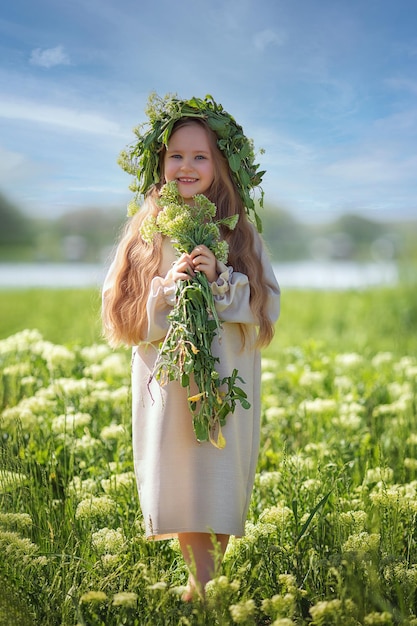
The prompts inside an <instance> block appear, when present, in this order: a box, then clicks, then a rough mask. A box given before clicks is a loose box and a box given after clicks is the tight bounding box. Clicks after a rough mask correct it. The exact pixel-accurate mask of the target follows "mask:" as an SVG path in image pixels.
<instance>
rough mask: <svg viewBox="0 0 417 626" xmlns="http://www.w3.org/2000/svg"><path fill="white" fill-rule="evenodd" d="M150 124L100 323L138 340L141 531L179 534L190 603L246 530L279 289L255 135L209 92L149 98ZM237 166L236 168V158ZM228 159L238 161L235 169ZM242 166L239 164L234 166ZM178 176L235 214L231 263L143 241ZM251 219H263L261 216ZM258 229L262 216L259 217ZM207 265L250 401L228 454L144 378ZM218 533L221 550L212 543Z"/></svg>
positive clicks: (226, 363) (183, 190) (129, 164)
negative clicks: (261, 206) (263, 361)
mask: <svg viewBox="0 0 417 626" xmlns="http://www.w3.org/2000/svg"><path fill="white" fill-rule="evenodd" d="M148 114H149V118H150V129H149V130H148V131H147V132H146V133H143V134H141V131H140V130H136V134H137V137H138V142H137V143H136V144H134V146H132V147H131V149H130V153H129V154H127V153H126V152H124V153H122V166H123V167H124V169H126V170H127V171H128V172H130V173H134V174H136V176H137V179H138V183H137V185H136V190H137V191H139V192H141V193H143V194H144V195H145V199H144V203H143V206H142V208H141V210H140V211H139V212H137V213H136V214H135V215H134V216H133V217H132V218H131V220H130V221H129V222H128V224H127V226H126V229H125V233H124V235H123V236H122V239H121V241H120V243H119V246H118V249H117V251H116V255H115V259H114V261H113V264H112V266H111V268H110V270H109V272H108V275H107V278H106V280H105V283H104V287H103V325H104V331H105V334H106V336H107V338H108V340H109V342H110V344H111V345H113V346H116V345H119V344H127V345H132V346H134V347H133V360H132V404H133V406H132V414H133V453H134V464H135V472H136V477H137V484H138V491H139V497H140V503H141V509H142V512H143V517H144V522H145V528H146V536H147V538H149V539H153V540H160V539H167V538H172V537H178V539H179V542H180V546H181V550H182V553H183V556H184V559H185V561H186V563H187V564H188V566H189V568H190V575H189V580H188V585H187V588H186V591H185V593H184V596H183V598H184V599H185V600H190V599H191V598H192V597H193V594H194V593H195V592H198V593H200V594H203V593H204V586H205V584H206V583H207V582H208V580H210V578H211V577H212V576H213V573H214V570H215V565H216V563H215V556H214V553H215V552H217V553H218V552H219V551H220V554H221V556H223V554H224V551H225V550H226V547H227V543H228V540H229V536H230V535H235V536H242V535H243V534H244V525H245V519H246V515H247V512H248V508H249V502H250V497H251V492H252V487H253V482H254V476H255V469H256V464H257V456H258V450H259V436H260V352H259V349H260V348H261V347H262V346H265V345H267V344H268V343H269V342H270V341H271V339H272V336H273V330H274V323H275V321H276V320H277V318H278V315H279V294H280V291H279V286H278V284H277V282H276V279H275V277H274V274H273V271H272V267H271V264H270V262H269V260H268V256H267V254H266V252H265V249H264V246H263V243H262V240H261V237H260V235H259V234H258V232H257V230H256V229H255V227H254V226H253V224H252V222H251V221H250V220H249V219H248V213H249V210H252V211H253V212H254V203H253V200H252V198H251V197H250V195H249V192H250V191H252V189H253V188H254V187H255V186H257V185H259V182H260V181H261V178H262V174H263V172H258V171H257V168H258V166H257V165H255V164H254V154H253V149H252V144H251V142H250V141H249V140H248V139H247V138H246V137H245V135H244V134H243V131H242V129H241V127H240V126H239V125H238V124H236V122H235V120H234V119H233V118H232V117H231V116H230V115H229V114H228V113H226V112H225V111H224V110H223V109H222V107H221V106H220V105H217V104H216V103H215V102H214V101H213V100H212V99H210V98H209V97H206V99H205V100H198V99H196V98H193V99H192V100H190V101H183V100H178V99H176V98H173V97H170V96H166V97H165V99H158V98H157V97H155V96H153V97H151V100H150V105H149V107H148ZM237 163H238V167H237V166H236V164H237ZM231 165H233V168H232V167H231ZM235 170H236V171H235ZM173 180H174V181H176V182H177V185H178V190H179V193H180V195H181V196H182V197H183V199H184V200H185V201H186V202H187V203H192V202H193V196H195V195H196V194H204V195H206V196H207V197H208V198H209V199H210V200H211V201H212V202H213V203H214V204H215V205H216V207H217V215H216V219H222V218H224V217H227V216H231V215H235V214H237V215H238V216H239V219H238V223H237V226H236V228H235V229H234V230H229V229H228V228H227V227H226V226H222V237H223V238H224V239H225V240H226V241H227V242H228V245H229V260H228V265H227V266H226V265H224V264H223V263H221V262H219V261H217V259H216V258H215V256H214V254H213V253H212V252H211V251H210V250H209V249H208V248H206V247H205V246H197V247H196V248H195V249H194V250H192V252H191V253H190V254H183V255H182V256H180V257H179V258H178V257H177V256H176V254H175V251H174V248H173V246H172V244H171V241H169V240H168V239H167V238H165V237H162V236H161V235H156V236H155V237H154V240H153V243H152V244H147V243H145V242H144V241H143V239H142V238H141V236H140V232H139V229H140V225H141V223H142V222H143V220H144V218H145V217H146V216H147V215H149V214H150V213H151V214H153V215H156V214H157V213H158V210H159V209H158V205H157V203H156V200H157V198H158V194H159V190H160V188H161V186H162V185H163V184H164V183H165V182H169V181H173ZM255 217H256V218H257V216H256V214H255ZM257 223H258V224H259V220H258V221H257ZM197 271H198V272H203V273H204V274H205V275H206V277H207V279H208V281H209V282H210V285H211V289H212V292H213V295H214V300H215V306H216V310H217V313H218V316H219V318H220V320H221V322H222V329H221V330H220V331H219V332H218V334H217V335H216V337H215V340H214V341H213V345H212V351H213V354H214V356H216V357H218V359H219V361H218V373H219V375H220V377H221V378H223V377H226V376H230V374H231V372H232V371H233V370H234V369H235V368H236V369H238V371H239V375H240V376H241V378H242V379H243V380H244V381H245V384H242V386H243V388H244V390H245V392H246V393H247V397H248V401H249V402H250V408H249V409H244V408H242V407H241V406H240V405H237V406H236V409H235V412H234V413H233V414H229V415H228V417H227V421H226V425H225V426H224V427H223V433H224V436H225V438H226V441H227V445H226V447H225V448H224V449H221V450H220V449H218V448H216V447H214V446H213V445H212V444H211V443H209V442H203V443H200V442H198V441H197V439H196V437H195V434H194V432H193V427H192V416H191V414H190V409H189V404H188V400H187V392H186V389H185V388H183V387H182V386H181V385H180V383H179V382H177V381H171V382H169V383H168V384H167V385H164V386H160V385H159V383H158V381H157V380H155V377H153V378H152V380H151V383H149V380H150V375H151V373H152V370H153V366H154V363H155V360H156V358H157V355H158V346H159V345H160V343H161V341H162V340H163V338H164V336H165V334H166V331H167V329H168V321H167V316H168V314H169V312H170V311H171V310H172V307H173V305H174V303H175V288H176V282H177V281H183V280H190V278H192V277H193V276H194V275H195V272H197ZM214 537H215V538H216V542H215V543H216V550H214V549H213V539H214Z"/></svg>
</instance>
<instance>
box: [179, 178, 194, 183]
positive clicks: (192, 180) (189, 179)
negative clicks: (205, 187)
mask: <svg viewBox="0 0 417 626" xmlns="http://www.w3.org/2000/svg"><path fill="white" fill-rule="evenodd" d="M197 180H198V178H179V179H178V182H180V183H195V182H197Z"/></svg>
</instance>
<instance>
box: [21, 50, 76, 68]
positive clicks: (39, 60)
mask: <svg viewBox="0 0 417 626" xmlns="http://www.w3.org/2000/svg"><path fill="white" fill-rule="evenodd" d="M29 63H30V64H31V65H38V66H39V67H46V68H47V69H49V68H50V67H55V66H56V65H70V63H71V62H70V58H69V56H68V54H67V53H66V52H65V51H64V48H63V46H56V48H45V49H44V50H42V49H41V48H35V49H34V50H32V53H31V55H30V59H29Z"/></svg>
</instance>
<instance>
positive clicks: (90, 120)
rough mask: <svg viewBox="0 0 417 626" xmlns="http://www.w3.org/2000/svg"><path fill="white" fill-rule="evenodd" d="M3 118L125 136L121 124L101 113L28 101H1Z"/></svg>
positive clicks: (0, 110) (0, 108)
mask: <svg viewBox="0 0 417 626" xmlns="http://www.w3.org/2000/svg"><path fill="white" fill-rule="evenodd" d="M1 117H3V118H6V119H15V120H26V121H28V122H36V123H42V124H51V125H54V126H61V127H63V128H66V129H71V130H76V131H81V132H85V133H92V134H100V135H118V136H122V135H123V133H122V131H121V129H120V126H119V124H117V123H116V122H113V121H112V120H109V119H106V118H105V117H103V116H102V115H101V114H99V113H85V112H81V111H77V110H73V109H67V108H65V107H57V106H50V105H46V104H41V103H38V102H33V101H28V100H9V101H8V100H7V99H3V100H1V101H0V118H1Z"/></svg>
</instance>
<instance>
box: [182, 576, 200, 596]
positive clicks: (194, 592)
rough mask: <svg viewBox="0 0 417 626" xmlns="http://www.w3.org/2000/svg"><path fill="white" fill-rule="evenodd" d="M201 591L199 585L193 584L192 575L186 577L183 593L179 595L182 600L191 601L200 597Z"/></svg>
mask: <svg viewBox="0 0 417 626" xmlns="http://www.w3.org/2000/svg"><path fill="white" fill-rule="evenodd" d="M202 597H203V593H202V591H201V588H200V586H197V585H196V584H195V581H194V579H193V577H192V576H190V577H189V578H188V582H187V586H186V588H185V591H184V593H183V594H182V596H181V599H182V600H183V601H184V602H192V601H193V600H194V599H196V598H202Z"/></svg>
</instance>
